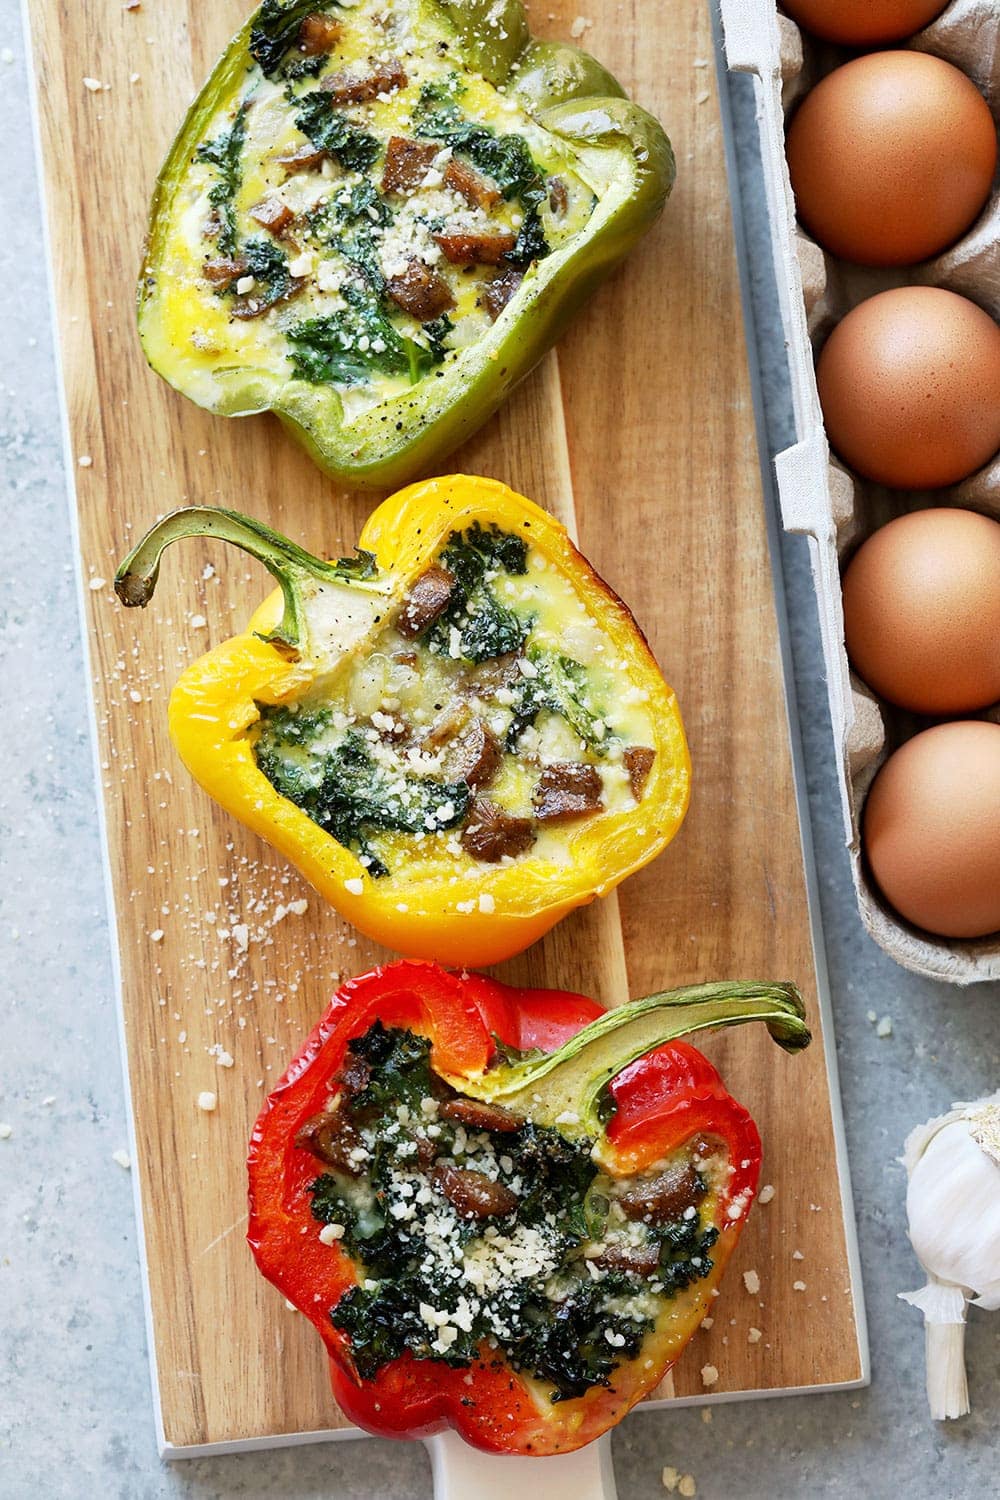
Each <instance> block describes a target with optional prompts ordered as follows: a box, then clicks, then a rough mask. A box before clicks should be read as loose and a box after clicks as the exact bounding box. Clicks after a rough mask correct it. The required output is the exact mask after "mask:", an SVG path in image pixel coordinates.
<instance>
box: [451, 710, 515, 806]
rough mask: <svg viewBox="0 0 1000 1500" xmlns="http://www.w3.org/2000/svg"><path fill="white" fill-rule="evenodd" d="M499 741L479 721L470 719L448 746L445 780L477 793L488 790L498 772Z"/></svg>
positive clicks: (500, 755)
mask: <svg viewBox="0 0 1000 1500" xmlns="http://www.w3.org/2000/svg"><path fill="white" fill-rule="evenodd" d="M502 759H503V751H502V750H501V748H500V741H499V740H498V739H497V737H496V735H495V734H494V733H493V731H492V730H491V729H490V727H489V725H488V724H484V723H483V721H482V719H473V721H472V723H471V724H469V725H468V726H467V727H466V728H465V729H463V730H462V732H461V734H459V735H457V736H456V737H455V739H453V740H452V742H451V744H450V745H449V746H448V779H449V780H450V781H464V782H465V783H466V784H467V785H468V786H471V787H472V788H473V789H474V790H476V791H478V790H479V788H480V787H484V786H489V784H490V782H491V781H492V780H493V778H494V776H495V775H496V774H497V772H498V771H499V769H500V762H501V760H502Z"/></svg>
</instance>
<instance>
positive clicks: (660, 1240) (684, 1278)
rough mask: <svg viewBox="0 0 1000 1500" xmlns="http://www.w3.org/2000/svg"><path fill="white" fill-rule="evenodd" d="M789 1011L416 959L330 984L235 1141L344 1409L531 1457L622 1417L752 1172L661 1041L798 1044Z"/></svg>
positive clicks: (740, 1143)
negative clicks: (613, 1000) (593, 990)
mask: <svg viewBox="0 0 1000 1500" xmlns="http://www.w3.org/2000/svg"><path fill="white" fill-rule="evenodd" d="M803 1014H804V1008H803V1004H802V1000H801V997H800V996H799V995H798V992H797V991H796V990H795V989H794V987H793V986H791V985H764V984H713V985H700V986H696V987H693V988H690V989H685V990H677V991H674V992H672V993H671V992H668V993H664V994H658V995H652V996H650V997H649V998H648V999H645V1000H638V1001H633V1002H631V1003H629V1004H627V1005H623V1006H620V1007H618V1008H616V1009H614V1010H610V1011H603V1010H602V1009H601V1008H600V1006H598V1005H597V1004H596V1003H595V1002H594V1001H593V1000H588V999H586V998H585V997H584V996H582V995H573V994H568V993H563V992H561V991H555V990H523V989H513V988H511V987H509V986H507V985H504V984H500V983H498V982H497V981H495V980H492V979H487V978H485V977H483V976H481V975H478V974H454V973H450V972H448V971H446V970H444V969H441V968H439V967H438V966H437V965H435V964H431V963H424V962H415V961H411V960H404V961H401V962H399V963H393V964H389V965H387V966H386V967H384V968H380V969H375V970H374V971H373V972H372V973H370V974H365V975H362V976H361V977H360V978H357V979H352V980H350V981H349V982H348V983H347V984H345V985H344V986H343V988H342V989H341V990H339V991H338V993H337V994H336V995H335V996H334V999H333V1002H332V1004H331V1005H330V1008H329V1010H328V1011H327V1013H326V1015H325V1016H324V1017H323V1019H322V1021H321V1022H320V1024H319V1025H318V1026H317V1028H316V1029H315V1031H314V1032H313V1033H312V1035H311V1036H310V1038H309V1040H308V1041H307V1042H306V1044H305V1046H304V1048H303V1049H302V1051H301V1052H300V1053H299V1055H298V1056H297V1057H296V1059H295V1061H294V1062H293V1063H292V1065H291V1067H290V1068H289V1070H288V1072H287V1073H286V1075H285V1077H284V1078H283V1079H282V1081H281V1083H280V1084H279V1085H278V1087H277V1088H276V1089H275V1091H274V1093H273V1094H271V1096H270V1098H269V1099H268V1100H267V1102H266V1104H265V1106H264V1109H263V1111H262V1113H261V1115H260V1118H259V1119H258V1121H257V1124H256V1126H255V1128H254V1132H253V1138H252V1141H251V1145H250V1159H249V1171H250V1228H249V1233H248V1239H249V1242H250V1245H251V1247H252V1249H253V1252H254V1255H255V1257H256V1260H257V1264H258V1266H259V1267H260V1269H261V1271H262V1272H263V1273H264V1275H265V1276H266V1277H267V1278H268V1279H269V1280H270V1281H272V1282H274V1284H275V1285H276V1286H277V1287H278V1288H279V1289H280V1290H281V1291H282V1292H283V1293H284V1295H285V1296H286V1297H287V1298H288V1299H289V1300H290V1301H291V1302H293V1303H294V1305H295V1306H296V1307H297V1308H298V1309H299V1310H300V1311H301V1312H303V1313H305V1315H306V1317H308V1318H309V1319H310V1321H311V1322H313V1323H314V1324H315V1325H316V1328H317V1329H318V1330H319V1332H320V1334H321V1335H322V1338H323V1340H324V1343H325V1344H326V1347H327V1349H328V1351H329V1354H330V1364H331V1374H332V1380H333V1391H334V1395H335V1397H336V1399H337V1402H338V1403H339V1405H340V1407H341V1408H342V1410H343V1411H344V1412H345V1413H346V1415H347V1416H348V1417H349V1418H350V1419H351V1420H352V1421H354V1422H356V1423H357V1424H358V1425H359V1426H361V1427H364V1428H366V1429H367V1430H368V1431H370V1432H374V1433H380V1434H383V1435H386V1436H391V1437H425V1436H427V1435H428V1434H430V1433H432V1432H436V1431H439V1430H441V1429H442V1428H445V1427H453V1428H455V1429H456V1430H457V1431H458V1432H459V1433H460V1434H461V1435H462V1437H464V1438H465V1439H466V1440H467V1441H468V1442H470V1443H473V1444H475V1445H476V1446H478V1447H480V1448H484V1449H487V1450H490V1451H493V1452H497V1453H515V1454H534V1455H544V1454H551V1453H564V1452H568V1451H570V1450H571V1449H574V1448H578V1447H581V1446H582V1445H583V1444H584V1443H588V1442H590V1441H592V1440H593V1439H594V1438H596V1437H598V1436H599V1435H600V1434H601V1433H602V1432H605V1431H606V1430H607V1429H608V1428H609V1427H611V1426H612V1425H613V1424H614V1423H616V1422H617V1421H619V1420H620V1419H621V1417H622V1416H624V1414H625V1413H626V1412H627V1411H628V1410H629V1409H630V1408H631V1407H632V1406H634V1405H635V1403H636V1402H637V1401H639V1400H640V1399H641V1398H642V1397H643V1396H644V1395H646V1394H647V1393H648V1392H649V1391H651V1390H652V1389H653V1388H654V1387H655V1386H656V1385H657V1384H658V1382H659V1381H660V1380H661V1379H662V1377H663V1375H664V1374H665V1373H666V1371H667V1370H668V1369H669V1368H670V1367H671V1366H672V1365H673V1363H674V1362H675V1360H676V1359H677V1358H678V1356H679V1354H680V1353H681V1351H682V1349H683V1348H684V1346H685V1344H686V1343H687V1341H688V1339H689V1338H690V1337H691V1335H692V1334H693V1333H694V1331H695V1329H696V1328H697V1327H698V1325H699V1324H700V1322H701V1320H702V1318H703V1317H704V1316H705V1313H706V1310H707V1308H708V1306H709V1303H710V1301H711V1299H712V1296H713V1293H714V1291H715V1288H716V1286H717V1285H718V1282H719V1280H720V1278H721V1276H722V1272H723V1270H724V1268H725V1265H726V1262H727V1261H728V1259H729V1256H730V1255H731V1253H732V1251H733V1247H734V1246H735V1244H736V1241H737V1239H738V1238H739V1234H740V1231H741V1229H742V1227H743V1224H744V1222H745V1220H746V1217H747V1214H748V1212H749V1210H750V1205H751V1203H752V1201H753V1197H754V1193H755V1190H756V1185H757V1177H758V1172H759V1167H760V1156H761V1147H760V1138H759V1136H758V1134H757V1129H756V1127H755V1125H754V1123H753V1121H752V1120H751V1118H750V1116H749V1115H748V1114H747V1112H746V1110H745V1109H743V1107H742V1106H741V1105H739V1104H737V1103H736V1102H735V1100H733V1099H731V1098H730V1097H729V1095H728V1094H727V1093H726V1091H725V1088H724V1087H723V1084H722V1081H721V1079H720V1078H719V1075H718V1073H717V1072H716V1070H715V1069H714V1068H713V1067H712V1065H711V1064H710V1063H709V1062H707V1061H706V1059H705V1058H704V1057H702V1056H701V1054H700V1053H698V1052H697V1051H695V1049H694V1048H693V1047H691V1046H689V1045H688V1044H687V1043H685V1042H680V1041H677V1040H675V1038H676V1037H678V1036H680V1035H682V1034H684V1033H690V1032H694V1031H698V1030H702V1029H705V1028H715V1027H719V1026H726V1025H734V1024H738V1023H741V1022H745V1021H754V1020H759V1021H763V1022H764V1023H765V1024H766V1025H767V1026H768V1029H769V1031H770V1032H771V1035H772V1036H773V1037H774V1038H775V1040H776V1041H778V1042H779V1043H780V1044H781V1045H782V1046H783V1047H785V1048H786V1049H787V1050H789V1051H794V1050H797V1049H799V1048H801V1047H804V1046H806V1045H807V1044H808V1041H809V1032H808V1031H807V1029H806V1027H805V1024H804V1022H803Z"/></svg>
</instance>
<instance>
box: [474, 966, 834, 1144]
mask: <svg viewBox="0 0 1000 1500" xmlns="http://www.w3.org/2000/svg"><path fill="white" fill-rule="evenodd" d="M804 1017H805V1005H804V1003H803V1000H802V996H801V995H800V994H799V991H798V990H797V989H796V987H795V986H794V985H793V984H756V983H728V984H727V983H721V984H699V985H692V986H689V987H687V988H685V989H678V990H664V991H662V992H661V993H659V994H656V995H648V996H647V997H646V998H645V999H643V1000H633V1001H631V1002H629V1003H628V1004H627V1005H620V1006H616V1007H615V1008H614V1009H613V1010H609V1011H607V1012H606V1013H605V1014H604V1015H603V1016H599V1017H598V1018H597V1020H596V1021H592V1022H591V1023H590V1025H589V1026H585V1027H584V1029H583V1030H582V1031H579V1032H577V1034H576V1036H573V1037H571V1038H570V1039H569V1041H568V1042H564V1043H563V1045H562V1046H561V1047H560V1048H558V1050H557V1051H555V1052H551V1053H549V1054H547V1055H546V1056H544V1057H532V1058H529V1059H525V1060H524V1061H523V1062H519V1063H514V1064H512V1065H510V1066H506V1065H505V1066H501V1067H499V1068H496V1069H493V1070H491V1071H490V1072H488V1073H486V1074H484V1075H483V1077H482V1078H481V1079H478V1080H476V1081H475V1084H473V1086H472V1087H471V1088H470V1081H469V1080H465V1081H463V1083H462V1085H461V1087H462V1088H463V1090H464V1091H465V1092H473V1093H481V1094H482V1096H483V1097H484V1098H489V1099H497V1100H499V1099H502V1100H503V1101H504V1103H505V1105H507V1107H508V1108H511V1109H514V1110H515V1111H516V1110H518V1109H520V1110H521V1111H522V1112H523V1113H525V1114H529V1115H535V1116H537V1114H538V1104H539V1101H540V1100H541V1103H542V1105H543V1107H544V1113H545V1115H546V1117H548V1118H553V1119H554V1118H558V1116H559V1115H560V1114H563V1113H570V1114H572V1115H573V1116H575V1117H576V1118H578V1119H579V1121H580V1124H581V1125H582V1126H583V1128H585V1129H586V1130H587V1131H588V1133H591V1134H594V1133H596V1132H598V1131H599V1130H600V1128H601V1112H600V1106H601V1100H602V1096H603V1094H604V1091H605V1089H606V1088H607V1086H608V1084H609V1083H610V1082H611V1080H612V1079H613V1078H614V1077H615V1076H616V1075H617V1074H618V1073H620V1072H621V1071H622V1069H623V1068H626V1067H627V1066H628V1065H629V1063H632V1062H635V1060H636V1058H639V1057H642V1056H644V1055H645V1054H646V1053H647V1052H651V1051H652V1050H653V1049H654V1048H656V1047H659V1046H662V1045H663V1043H664V1042H670V1041H673V1040H675V1039H676V1038H677V1037H681V1036H690V1035H691V1034H692V1033H693V1032H697V1031H706V1030H715V1029H716V1028H719V1027H723V1026H741V1025H745V1024H746V1023H747V1022H748V1021H763V1022H764V1024H765V1025H766V1027H767V1029H768V1031H769V1032H770V1034H771V1036H772V1037H773V1039H774V1040H775V1041H776V1042H777V1043H778V1045H779V1046H780V1047H783V1048H784V1049H785V1051H786V1052H798V1051H801V1049H802V1048H803V1047H807V1046H808V1045H809V1042H810V1041H811V1037H810V1033H809V1030H808V1027H807V1026H806V1024H805V1020H804Z"/></svg>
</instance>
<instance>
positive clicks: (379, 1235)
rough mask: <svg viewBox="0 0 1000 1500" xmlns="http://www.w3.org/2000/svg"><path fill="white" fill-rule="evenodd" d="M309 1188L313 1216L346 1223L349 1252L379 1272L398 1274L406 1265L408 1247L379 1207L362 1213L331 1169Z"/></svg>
mask: <svg viewBox="0 0 1000 1500" xmlns="http://www.w3.org/2000/svg"><path fill="white" fill-rule="evenodd" d="M306 1191H307V1192H308V1193H309V1194H310V1195H311V1197H312V1213H313V1218H314V1219H316V1220H317V1221H318V1222H319V1223H321V1224H343V1226H344V1237H343V1239H342V1241H341V1244H342V1245H343V1247H344V1249H345V1250H346V1251H347V1253H348V1255H350V1256H351V1257H352V1258H354V1259H355V1260H358V1261H360V1262H361V1263H362V1264H363V1265H364V1266H365V1267H366V1269H368V1270H370V1271H372V1272H373V1273H374V1274H376V1275H378V1276H397V1275H399V1273H400V1272H401V1271H402V1270H403V1269H404V1268H405V1266H406V1262H407V1258H408V1257H407V1252H406V1247H405V1246H404V1245H402V1244H401V1243H400V1239H399V1236H398V1235H397V1234H394V1233H393V1231H392V1228H391V1227H390V1226H389V1224H388V1223H387V1221H386V1218H385V1215H384V1214H382V1213H380V1212H379V1210H378V1208H377V1207H373V1208H372V1209H371V1210H370V1211H369V1212H366V1213H363V1214H359V1213H358V1212H357V1210H356V1209H355V1207H354V1205H353V1203H352V1202H351V1200H350V1199H349V1198H348V1197H347V1195H346V1194H345V1193H344V1191H343V1189H342V1187H341V1186H340V1184H339V1183H338V1182H337V1179H336V1177H334V1176H332V1174H331V1173H329V1172H324V1173H323V1175H322V1176H321V1177H317V1178H316V1180H315V1181H314V1182H311V1183H310V1184H309V1186H308V1188H307V1189H306Z"/></svg>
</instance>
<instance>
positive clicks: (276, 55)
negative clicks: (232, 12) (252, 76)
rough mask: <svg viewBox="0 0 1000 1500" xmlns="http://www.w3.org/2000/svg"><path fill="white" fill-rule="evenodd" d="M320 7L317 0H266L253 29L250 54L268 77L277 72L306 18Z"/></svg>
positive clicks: (255, 19) (251, 31)
mask: <svg viewBox="0 0 1000 1500" xmlns="http://www.w3.org/2000/svg"><path fill="white" fill-rule="evenodd" d="M317 9H318V6H317V3H316V0H264V3H263V5H262V6H261V7H260V9H259V10H258V12H257V14H256V16H255V17H254V23H253V26H252V28H251V30H250V54H251V56H252V57H253V59H254V61H255V62H256V63H257V64H258V65H259V67H260V70H261V72H262V73H263V74H264V77H265V78H273V77H274V76H275V74H276V73H277V72H278V70H279V68H280V67H281V63H282V60H283V59H284V56H285V53H286V52H288V50H289V49H290V48H291V47H293V46H294V45H295V43H296V41H297V40H298V35H299V28H300V27H301V25H302V22H303V21H304V20H305V18H306V16H308V15H312V14H313V12H314V11H316V10H317Z"/></svg>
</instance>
